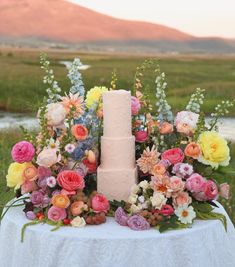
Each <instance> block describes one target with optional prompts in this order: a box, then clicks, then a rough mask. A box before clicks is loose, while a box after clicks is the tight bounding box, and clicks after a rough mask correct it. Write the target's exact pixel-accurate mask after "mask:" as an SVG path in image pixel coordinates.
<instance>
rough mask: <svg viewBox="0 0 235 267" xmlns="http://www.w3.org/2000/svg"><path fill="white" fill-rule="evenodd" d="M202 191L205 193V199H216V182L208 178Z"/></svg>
mask: <svg viewBox="0 0 235 267" xmlns="http://www.w3.org/2000/svg"><path fill="white" fill-rule="evenodd" d="M204 193H205V197H206V200H214V199H216V198H217V196H218V186H217V184H216V183H215V182H214V181H212V180H208V181H207V183H206V184H205V187H204Z"/></svg>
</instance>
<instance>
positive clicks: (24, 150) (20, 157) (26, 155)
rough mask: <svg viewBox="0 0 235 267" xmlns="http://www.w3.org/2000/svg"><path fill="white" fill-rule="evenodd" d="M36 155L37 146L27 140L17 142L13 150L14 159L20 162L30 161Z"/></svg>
mask: <svg viewBox="0 0 235 267" xmlns="http://www.w3.org/2000/svg"><path fill="white" fill-rule="evenodd" d="M34 155H35V148H34V146H33V145H32V144H31V143H29V142H27V141H21V142H19V143H17V144H15V145H14V146H13V148H12V150H11V156H12V159H13V160H14V161H16V162H18V163H23V162H29V161H31V160H32V159H33V157H34Z"/></svg>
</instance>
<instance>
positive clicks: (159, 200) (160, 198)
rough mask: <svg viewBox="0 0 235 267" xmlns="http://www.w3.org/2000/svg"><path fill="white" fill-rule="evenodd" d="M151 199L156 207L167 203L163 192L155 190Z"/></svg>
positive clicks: (159, 207) (158, 207)
mask: <svg viewBox="0 0 235 267" xmlns="http://www.w3.org/2000/svg"><path fill="white" fill-rule="evenodd" d="M150 201H151V203H152V205H153V207H154V208H155V209H159V210H160V209H161V208H162V206H163V205H165V204H166V201H167V198H165V196H164V195H163V194H161V193H158V192H154V194H153V196H152V197H150Z"/></svg>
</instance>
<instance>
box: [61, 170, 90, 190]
mask: <svg viewBox="0 0 235 267" xmlns="http://www.w3.org/2000/svg"><path fill="white" fill-rule="evenodd" d="M57 183H58V184H59V186H61V187H62V188H63V189H65V190H66V191H68V192H70V191H75V190H78V189H83V188H84V187H85V182H84V179H83V177H82V176H81V175H80V174H79V173H77V172H75V171H69V170H68V171H62V172H60V173H59V175H58V176H57Z"/></svg>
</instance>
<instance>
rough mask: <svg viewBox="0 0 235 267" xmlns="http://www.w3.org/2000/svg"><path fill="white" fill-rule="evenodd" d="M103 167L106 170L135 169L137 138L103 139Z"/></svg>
mask: <svg viewBox="0 0 235 267" xmlns="http://www.w3.org/2000/svg"><path fill="white" fill-rule="evenodd" d="M101 151H102V153H101V166H102V168H104V169H120V168H121V169H129V168H134V167H135V137H134V136H130V137H122V138H111V137H104V136H102V137H101Z"/></svg>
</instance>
